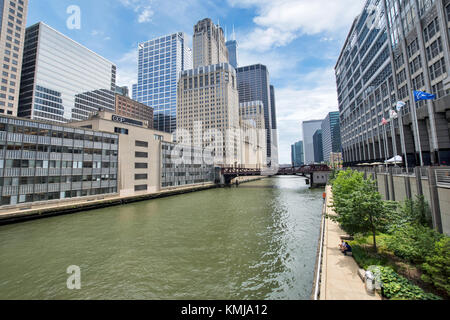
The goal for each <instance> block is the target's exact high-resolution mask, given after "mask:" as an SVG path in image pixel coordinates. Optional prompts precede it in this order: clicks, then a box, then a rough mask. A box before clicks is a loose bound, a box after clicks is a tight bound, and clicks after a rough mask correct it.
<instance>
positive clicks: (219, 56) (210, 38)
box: [192, 18, 229, 69]
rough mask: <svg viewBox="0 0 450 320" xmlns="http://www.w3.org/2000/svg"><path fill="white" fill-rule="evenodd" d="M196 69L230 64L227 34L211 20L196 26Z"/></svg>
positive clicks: (194, 42) (194, 39)
mask: <svg viewBox="0 0 450 320" xmlns="http://www.w3.org/2000/svg"><path fill="white" fill-rule="evenodd" d="M192 43H193V47H194V49H193V52H194V69H197V68H198V67H204V66H210V65H216V64H220V63H229V60H228V49H227V47H226V45H225V34H224V32H223V29H222V28H221V27H220V26H216V25H215V24H214V23H213V22H212V21H211V19H209V18H207V19H203V20H201V21H199V22H198V23H197V24H196V25H195V26H194V36H193V41H192Z"/></svg>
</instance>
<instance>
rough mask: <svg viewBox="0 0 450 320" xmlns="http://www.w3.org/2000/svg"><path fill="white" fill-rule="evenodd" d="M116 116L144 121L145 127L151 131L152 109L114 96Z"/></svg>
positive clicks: (123, 97) (124, 97)
mask: <svg viewBox="0 0 450 320" xmlns="http://www.w3.org/2000/svg"><path fill="white" fill-rule="evenodd" d="M116 114H117V115H119V116H123V117H128V118H133V119H138V120H142V121H145V123H146V127H147V128H149V129H153V108H152V107H149V106H147V105H145V104H143V103H140V102H137V101H136V100H133V99H130V98H129V97H127V96H124V95H120V94H116Z"/></svg>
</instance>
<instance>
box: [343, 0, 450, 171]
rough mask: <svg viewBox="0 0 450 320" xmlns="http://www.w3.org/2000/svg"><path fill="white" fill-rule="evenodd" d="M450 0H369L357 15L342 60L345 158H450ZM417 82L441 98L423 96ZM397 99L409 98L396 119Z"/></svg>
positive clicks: (423, 161) (416, 161)
mask: <svg viewBox="0 0 450 320" xmlns="http://www.w3.org/2000/svg"><path fill="white" fill-rule="evenodd" d="M449 5H450V2H449V1H447V0H436V1H435V0H429V1H416V0H408V1H398V0H382V1H375V0H368V1H367V2H366V4H365V7H364V9H363V12H362V13H361V14H360V15H359V16H358V17H357V18H356V19H355V21H354V23H353V26H352V28H351V30H350V33H349V35H348V38H347V40H346V42H345V45H344V47H343V50H342V52H341V55H340V57H339V59H338V61H337V64H336V81H337V87H338V99H339V110H340V112H341V116H340V117H341V118H340V125H341V137H342V147H343V157H344V162H345V163H346V165H354V164H356V163H360V162H367V161H384V160H385V159H388V158H391V157H393V156H396V155H403V158H404V159H406V160H407V162H408V165H409V166H415V165H430V164H449V163H450V131H449V106H450V96H449V89H450V81H449V78H448V70H449V68H450V64H449V60H450V59H449V52H450V46H449V22H450V7H449ZM414 90H419V91H426V92H429V93H433V94H436V96H437V98H436V99H435V100H434V101H432V100H428V101H419V102H416V101H415V99H414V95H413V91H414ZM397 101H403V102H405V103H406V106H405V107H404V108H403V110H402V111H401V112H400V114H399V118H398V119H395V118H393V119H390V117H389V113H390V111H391V110H392V109H393V108H394V107H395V106H396V103H397ZM383 118H385V119H386V120H388V122H389V123H388V124H387V125H385V126H383V125H381V122H382V119H383ZM405 164H406V163H405Z"/></svg>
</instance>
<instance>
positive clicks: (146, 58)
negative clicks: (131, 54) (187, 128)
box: [133, 32, 192, 133]
mask: <svg viewBox="0 0 450 320" xmlns="http://www.w3.org/2000/svg"><path fill="white" fill-rule="evenodd" d="M189 69H192V50H191V49H190V48H189V47H188V44H187V39H186V35H185V34H184V33H183V32H178V33H174V34H170V35H166V36H162V37H159V38H156V39H153V40H150V41H146V42H143V43H140V44H139V61H138V83H137V84H136V86H133V100H136V101H138V102H140V103H143V104H145V105H147V106H149V107H152V108H153V109H154V128H155V129H157V130H160V131H164V132H168V133H173V132H174V131H175V130H176V124H177V122H176V115H177V83H178V80H179V79H180V73H181V71H183V70H189Z"/></svg>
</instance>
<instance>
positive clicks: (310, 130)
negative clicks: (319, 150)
mask: <svg viewBox="0 0 450 320" xmlns="http://www.w3.org/2000/svg"><path fill="white" fill-rule="evenodd" d="M322 121H323V120H311V121H304V122H303V124H302V127H303V154H304V157H305V164H306V165H308V164H313V163H314V161H315V158H314V140H313V137H314V134H315V133H316V131H317V130H319V129H322Z"/></svg>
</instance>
